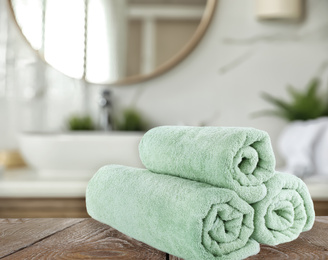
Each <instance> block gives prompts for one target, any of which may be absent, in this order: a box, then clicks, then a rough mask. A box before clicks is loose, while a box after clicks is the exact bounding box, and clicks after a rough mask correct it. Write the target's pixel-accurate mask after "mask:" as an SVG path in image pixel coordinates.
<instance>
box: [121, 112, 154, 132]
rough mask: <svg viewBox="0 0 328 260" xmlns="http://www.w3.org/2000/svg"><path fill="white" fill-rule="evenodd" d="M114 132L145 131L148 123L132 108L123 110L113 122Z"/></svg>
mask: <svg viewBox="0 0 328 260" xmlns="http://www.w3.org/2000/svg"><path fill="white" fill-rule="evenodd" d="M115 121H116V122H115V126H116V130H119V131H147V130H148V129H149V127H148V123H147V122H146V121H145V120H144V119H143V117H142V115H141V113H140V112H139V111H138V110H137V109H135V108H132V107H129V108H125V109H123V111H122V113H121V115H120V118H116V120H115Z"/></svg>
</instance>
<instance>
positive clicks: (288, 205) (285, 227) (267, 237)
mask: <svg viewBox="0 0 328 260" xmlns="http://www.w3.org/2000/svg"><path fill="white" fill-rule="evenodd" d="M265 185H266V187H267V190H268V194H267V196H266V197H265V198H264V199H263V200H262V201H260V202H257V203H255V204H253V205H252V206H253V208H254V210H255V217H254V226H255V230H254V233H253V235H252V237H253V238H254V239H255V240H256V241H258V242H260V243H263V244H268V245H277V244H281V243H285V242H289V241H292V240H294V239H296V238H297V237H298V236H299V234H300V233H301V232H302V231H307V230H310V229H311V228H312V226H313V223H314V218H315V213H314V209H313V202H312V199H311V196H310V194H309V191H308V189H307V187H306V185H305V183H304V182H303V181H302V180H301V179H299V178H297V177H296V176H294V175H291V174H287V173H280V172H276V174H275V176H274V177H272V178H271V179H270V180H269V181H267V182H266V183H265Z"/></svg>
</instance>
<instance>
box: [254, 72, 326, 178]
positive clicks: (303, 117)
mask: <svg viewBox="0 0 328 260" xmlns="http://www.w3.org/2000/svg"><path fill="white" fill-rule="evenodd" d="M319 87H320V80H319V79H318V78H314V79H312V80H311V81H310V82H309V83H308V84H307V86H306V88H305V89H304V90H298V89H296V88H294V87H293V86H288V87H287V91H288V94H289V96H290V100H289V101H285V100H283V99H280V98H277V97H274V96H272V95H270V94H268V93H262V95H261V96H262V98H264V99H265V100H266V101H268V102H269V103H270V104H272V105H273V106H274V107H275V108H274V109H269V110H263V111H260V112H257V113H256V115H257V116H263V115H268V116H276V117H279V118H282V119H284V120H286V121H288V124H287V126H286V127H285V128H284V129H283V130H282V132H281V133H280V136H279V138H278V149H279V151H280V153H281V155H282V156H283V157H284V159H285V162H286V165H285V168H284V169H283V170H285V171H286V172H290V173H293V174H295V175H297V176H299V177H301V178H306V177H308V176H310V175H313V174H319V175H322V174H328V160H327V159H326V156H327V154H328V118H327V116H328V99H327V97H328V95H322V94H320V93H319V91H318V90H319Z"/></svg>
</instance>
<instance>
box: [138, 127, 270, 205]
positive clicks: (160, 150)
mask: <svg viewBox="0 0 328 260" xmlns="http://www.w3.org/2000/svg"><path fill="white" fill-rule="evenodd" d="M139 154H140V158H141V161H142V163H143V164H144V165H145V166H146V168H147V169H149V170H151V171H153V172H156V173H162V174H169V175H175V176H179V177H183V178H187V179H191V180H195V181H200V182H204V183H208V184H211V185H214V186H217V187H223V188H228V189H232V190H234V191H235V192H236V193H237V194H238V195H239V196H240V197H241V198H242V199H244V200H245V201H246V202H248V203H254V202H257V201H260V200H261V199H263V198H264V197H265V195H266V187H265V185H264V184H263V182H265V181H267V180H268V179H270V178H271V177H272V176H273V175H274V167H275V157H274V153H273V151H272V147H271V141H270V137H269V135H268V134H267V133H266V132H264V131H260V130H257V129H253V128H236V127H188V126H161V127H156V128H153V129H151V130H149V131H148V132H147V133H146V134H145V135H144V136H143V138H142V139H141V142H140V144H139Z"/></svg>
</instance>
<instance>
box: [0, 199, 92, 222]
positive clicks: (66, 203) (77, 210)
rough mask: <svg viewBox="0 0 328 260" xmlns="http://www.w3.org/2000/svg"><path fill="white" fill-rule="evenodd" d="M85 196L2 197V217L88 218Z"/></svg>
mask: <svg viewBox="0 0 328 260" xmlns="http://www.w3.org/2000/svg"><path fill="white" fill-rule="evenodd" d="M87 217H89V215H88V214H87V211H86V208H85V199H84V198H42V199H39V198H0V218H87Z"/></svg>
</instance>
